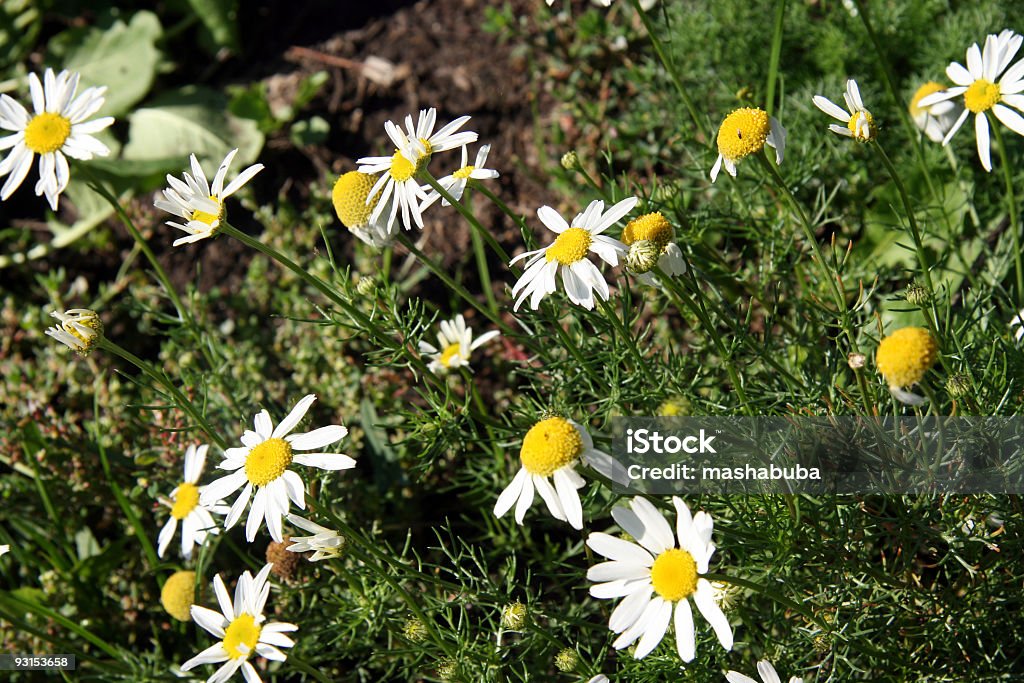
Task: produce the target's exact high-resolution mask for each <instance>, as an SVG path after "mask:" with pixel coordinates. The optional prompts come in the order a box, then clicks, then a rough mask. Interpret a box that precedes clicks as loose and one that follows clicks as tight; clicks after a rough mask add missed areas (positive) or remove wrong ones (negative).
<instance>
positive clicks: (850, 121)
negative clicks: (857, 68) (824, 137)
mask: <svg viewBox="0 0 1024 683" xmlns="http://www.w3.org/2000/svg"><path fill="white" fill-rule="evenodd" d="M843 99H844V100H846V109H848V110H849V111H845V110H844V109H843V108H842V107H840V106H839V105H837V104H834V103H833V102H832V101H831V100H829V99H827V98H824V97H822V96H821V95H815V96H814V106H815V107H817V108H818V109H820V110H822V111H823V112H825V113H826V114H828V115H829V116H831V117H832V118H834V119H837V120H839V121H842V122H843V123H844V124H846V125H844V126H837V125H836V124H834V123H832V124H829V127H828V129H829V130H830V131H832V132H833V133H836V134H838V135H842V136H843V137H847V138H853V139H854V140H856V141H857V142H870V141H871V140H874V139H875V135H876V134H877V133H878V127H877V126H876V125H875V119H874V117H873V116H872V115H871V112H870V111H868V110H867V108H865V107H864V100H862V99H861V98H860V88H858V87H857V81H855V80H853V79H852V78H851V79H850V80H848V81H846V92H845V93H843Z"/></svg>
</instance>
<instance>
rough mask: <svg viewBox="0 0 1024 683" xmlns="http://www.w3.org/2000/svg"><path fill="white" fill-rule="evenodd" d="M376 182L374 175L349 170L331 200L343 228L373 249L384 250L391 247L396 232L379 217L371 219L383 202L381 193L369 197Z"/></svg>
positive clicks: (335, 184) (332, 191) (335, 186)
mask: <svg viewBox="0 0 1024 683" xmlns="http://www.w3.org/2000/svg"><path fill="white" fill-rule="evenodd" d="M376 182H377V176H375V175H370V174H367V173H360V172H359V171H349V172H348V173H346V174H344V175H343V176H341V177H340V178H338V181H337V182H336V183H334V189H332V190H331V201H332V203H333V204H334V212H335V213H336V214H338V220H340V221H341V224H342V225H344V226H345V227H346V228H348V229H349V231H350V232H351V233H352V234H353V235H355V236H356V237H358V238H359V239H361V240H362V241H363V242H366V243H367V244H369V245H370V246H371V247H375V248H377V249H381V248H383V247H386V246H388V245H389V244H391V242H392V240H393V239H394V233H393V232H391V231H390V230H389V228H388V226H387V224H386V223H385V222H384V221H383V220H381V219H380V218H378V219H377V220H376V221H373V220H370V217H371V216H372V215H373V210H374V209H376V208H377V203H378V202H379V201H380V193H379V192H378V193H377V195H371V194H370V190H371V189H373V185H374V183H376Z"/></svg>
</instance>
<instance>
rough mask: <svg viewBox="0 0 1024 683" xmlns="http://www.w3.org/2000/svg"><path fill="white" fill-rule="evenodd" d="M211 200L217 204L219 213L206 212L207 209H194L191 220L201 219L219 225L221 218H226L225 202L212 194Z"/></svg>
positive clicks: (210, 224)
mask: <svg viewBox="0 0 1024 683" xmlns="http://www.w3.org/2000/svg"><path fill="white" fill-rule="evenodd" d="M209 199H210V201H211V202H213V203H214V204H216V205H217V213H215V214H213V213H206V212H205V211H199V210H196V211H193V212H192V215H191V216H190V217H189V220H193V221H199V222H200V223H206V224H207V225H209V226H213V225H219V224H220V222H221V220H222V219H223V218H224V203H223V202H222V201H221V200H219V199H217V197H215V196H214V195H212V194H211V195H210V197H209Z"/></svg>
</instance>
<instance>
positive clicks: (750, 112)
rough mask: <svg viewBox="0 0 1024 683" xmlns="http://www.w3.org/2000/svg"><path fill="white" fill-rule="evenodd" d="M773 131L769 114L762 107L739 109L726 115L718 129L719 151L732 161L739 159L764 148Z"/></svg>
mask: <svg viewBox="0 0 1024 683" xmlns="http://www.w3.org/2000/svg"><path fill="white" fill-rule="evenodd" d="M770 131H771V125H770V123H769V119H768V114H767V113H766V112H764V111H762V110H761V109H751V108H744V109H737V110H736V111H734V112H733V113H731V114H729V115H728V116H726V117H725V121H722V126H721V127H720V128H719V129H718V151H719V153H720V154H721V155H722V156H723V157H725V158H726V159H729V160H730V161H737V160H739V159H742V158H743V157H745V156H747V155H748V154H753V153H754V152H760V151H761V150H762V149H764V143H765V141H767V140H768V133H769V132H770Z"/></svg>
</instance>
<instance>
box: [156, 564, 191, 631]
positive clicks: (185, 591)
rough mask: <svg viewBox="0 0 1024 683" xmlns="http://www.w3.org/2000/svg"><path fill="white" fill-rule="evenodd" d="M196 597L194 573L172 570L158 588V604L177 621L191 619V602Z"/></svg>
mask: <svg viewBox="0 0 1024 683" xmlns="http://www.w3.org/2000/svg"><path fill="white" fill-rule="evenodd" d="M195 599H196V573H195V572H188V571H179V572H174V573H173V574H171V575H170V576H168V577H167V580H166V581H164V587H163V588H161V589H160V604H161V605H163V608H164V611H165V612H167V613H168V614H170V615H171V616H172V617H174V618H175V619H177V620H178V621H192V604H193V603H194V602H195Z"/></svg>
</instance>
